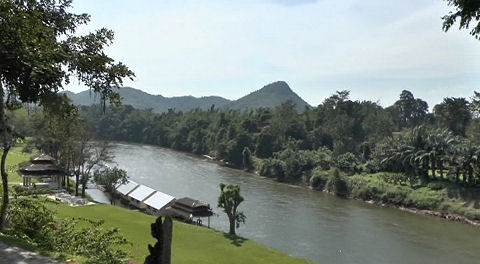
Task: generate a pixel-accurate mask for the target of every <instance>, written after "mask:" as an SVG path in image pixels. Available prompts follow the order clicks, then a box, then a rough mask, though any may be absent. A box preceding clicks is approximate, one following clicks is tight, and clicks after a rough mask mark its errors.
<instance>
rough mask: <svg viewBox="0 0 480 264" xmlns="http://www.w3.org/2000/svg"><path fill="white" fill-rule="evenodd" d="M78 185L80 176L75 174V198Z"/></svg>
mask: <svg viewBox="0 0 480 264" xmlns="http://www.w3.org/2000/svg"><path fill="white" fill-rule="evenodd" d="M79 184H80V175H78V174H76V173H75V196H78V186H79Z"/></svg>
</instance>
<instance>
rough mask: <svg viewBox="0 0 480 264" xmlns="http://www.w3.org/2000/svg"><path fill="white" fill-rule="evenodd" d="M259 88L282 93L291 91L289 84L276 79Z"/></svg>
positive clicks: (285, 93)
mask: <svg viewBox="0 0 480 264" xmlns="http://www.w3.org/2000/svg"><path fill="white" fill-rule="evenodd" d="M260 90H265V92H271V93H276V94H284V95H289V94H291V93H293V91H292V89H291V88H290V86H288V84H287V83H286V82H285V81H276V82H273V83H270V84H267V85H265V86H263V88H262V89H260Z"/></svg>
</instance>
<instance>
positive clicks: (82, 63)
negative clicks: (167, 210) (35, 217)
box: [0, 0, 134, 230]
mask: <svg viewBox="0 0 480 264" xmlns="http://www.w3.org/2000/svg"><path fill="white" fill-rule="evenodd" d="M71 3H72V0H38V1H34V0H3V1H0V134H1V138H0V140H1V141H2V142H0V143H1V144H2V151H3V153H2V159H1V165H0V167H1V168H4V165H5V160H6V156H7V155H8V151H9V150H10V148H11V146H12V144H13V142H15V138H16V136H15V135H16V133H15V131H12V130H11V128H10V126H9V125H8V124H7V121H8V120H7V119H6V114H5V110H6V109H12V108H14V107H15V106H16V105H18V102H23V103H36V102H39V103H40V104H41V105H44V106H46V105H48V104H49V98H50V96H51V95H52V94H54V93H56V92H58V91H59V90H61V89H63V85H64V84H66V83H69V81H70V79H71V78H75V77H76V78H77V79H78V80H79V81H80V82H81V83H83V84H85V85H86V86H87V87H89V88H90V89H92V90H93V91H94V92H97V93H100V95H101V96H102V98H103V99H104V101H105V99H109V100H110V101H111V102H114V103H119V102H120V97H119V95H118V93H116V92H115V90H114V89H115V88H117V87H119V86H121V85H122V83H123V79H124V78H126V77H128V78H132V77H133V76H134V74H133V72H132V71H130V70H129V69H128V67H126V66H125V65H123V64H122V63H115V62H114V60H113V59H111V58H110V57H108V56H107V55H106V54H105V52H104V48H105V47H106V46H108V45H110V44H111V43H112V40H113V36H114V34H113V32H112V31H111V30H108V29H105V28H102V29H100V30H98V31H96V32H94V33H90V34H87V35H83V36H78V35H76V29H77V27H78V26H80V25H83V24H86V23H88V22H89V18H90V17H89V15H87V14H73V13H70V12H68V9H69V8H70V7H71ZM0 173H1V176H2V183H3V185H4V186H3V189H4V199H2V209H1V213H0V230H1V229H2V228H3V224H4V220H5V216H6V212H7V209H8V179H7V175H6V172H5V170H4V169H2V170H1V172H0Z"/></svg>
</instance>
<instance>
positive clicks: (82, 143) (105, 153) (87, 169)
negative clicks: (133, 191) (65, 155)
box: [71, 134, 112, 197]
mask: <svg viewBox="0 0 480 264" xmlns="http://www.w3.org/2000/svg"><path fill="white" fill-rule="evenodd" d="M71 155H72V157H71V160H72V170H73V174H74V175H75V195H78V194H79V192H78V187H79V185H81V188H82V197H85V189H86V187H87V183H88V181H89V180H90V178H91V176H92V175H91V172H92V170H93V169H94V168H96V167H97V168H98V167H100V168H101V167H104V166H105V164H106V163H108V162H111V161H112V156H111V154H110V145H109V144H108V142H101V143H100V144H99V143H98V142H94V141H92V138H91V137H89V136H88V135H87V134H84V135H82V137H81V138H80V139H79V141H78V142H76V145H75V148H74V150H73V151H72V153H71Z"/></svg>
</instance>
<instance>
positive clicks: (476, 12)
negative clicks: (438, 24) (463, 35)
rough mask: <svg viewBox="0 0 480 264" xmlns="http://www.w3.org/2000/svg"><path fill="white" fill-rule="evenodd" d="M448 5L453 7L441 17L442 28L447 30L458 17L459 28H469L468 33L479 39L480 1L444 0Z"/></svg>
mask: <svg viewBox="0 0 480 264" xmlns="http://www.w3.org/2000/svg"><path fill="white" fill-rule="evenodd" d="M445 1H446V2H447V4H448V5H449V6H452V7H454V9H455V10H454V11H450V12H449V13H448V15H445V16H443V17H442V19H443V30H444V31H448V30H449V29H450V28H451V27H452V26H453V25H454V24H455V22H456V21H457V19H458V18H459V19H460V22H459V28H460V29H469V27H470V25H471V24H473V25H472V29H471V30H470V35H472V36H474V37H475V38H476V39H480V1H478V0H445ZM475 24H476V25H475Z"/></svg>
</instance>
